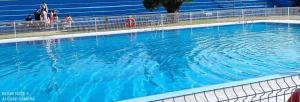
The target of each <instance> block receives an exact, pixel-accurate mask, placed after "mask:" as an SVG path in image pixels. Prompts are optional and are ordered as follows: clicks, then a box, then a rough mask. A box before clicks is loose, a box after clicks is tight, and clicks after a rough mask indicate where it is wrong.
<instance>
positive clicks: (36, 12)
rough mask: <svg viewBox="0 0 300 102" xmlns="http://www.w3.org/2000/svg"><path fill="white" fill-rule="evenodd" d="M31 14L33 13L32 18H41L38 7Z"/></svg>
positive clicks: (37, 19)
mask: <svg viewBox="0 0 300 102" xmlns="http://www.w3.org/2000/svg"><path fill="white" fill-rule="evenodd" d="M33 15H34V19H35V20H36V21H39V20H41V12H40V10H39V9H36V10H35V12H34V13H33Z"/></svg>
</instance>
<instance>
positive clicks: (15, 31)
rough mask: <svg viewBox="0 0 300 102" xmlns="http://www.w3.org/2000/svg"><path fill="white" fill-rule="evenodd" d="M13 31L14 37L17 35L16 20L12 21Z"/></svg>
mask: <svg viewBox="0 0 300 102" xmlns="http://www.w3.org/2000/svg"><path fill="white" fill-rule="evenodd" d="M14 33H15V37H17V29H16V22H15V21H14Z"/></svg>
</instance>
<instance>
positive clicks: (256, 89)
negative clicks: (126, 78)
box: [153, 74, 300, 102]
mask: <svg viewBox="0 0 300 102" xmlns="http://www.w3.org/2000/svg"><path fill="white" fill-rule="evenodd" d="M299 86H300V75H299V74H297V75H291V76H285V77H280V78H275V79H269V80H263V81H258V82H253V83H247V84H242V85H237V86H230V87H224V88H220V89H212V90H207V91H203V92H198V93H191V94H186V95H181V96H174V97H170V98H166V99H159V100H154V101H153V102H299V97H300V89H299ZM291 96H292V97H291Z"/></svg>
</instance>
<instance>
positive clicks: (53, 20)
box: [49, 10, 57, 28]
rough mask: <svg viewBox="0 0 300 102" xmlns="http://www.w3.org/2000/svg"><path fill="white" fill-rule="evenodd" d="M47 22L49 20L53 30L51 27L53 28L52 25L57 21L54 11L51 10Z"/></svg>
mask: <svg viewBox="0 0 300 102" xmlns="http://www.w3.org/2000/svg"><path fill="white" fill-rule="evenodd" d="M49 20H50V25H51V27H52V28H53V27H54V23H55V22H56V20H57V15H56V14H55V11H54V10H51V12H50V16H49Z"/></svg>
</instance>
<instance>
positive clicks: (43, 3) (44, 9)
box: [41, 0, 48, 14]
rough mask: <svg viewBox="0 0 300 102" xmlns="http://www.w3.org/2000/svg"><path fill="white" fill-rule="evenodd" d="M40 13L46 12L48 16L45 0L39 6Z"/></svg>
mask: <svg viewBox="0 0 300 102" xmlns="http://www.w3.org/2000/svg"><path fill="white" fill-rule="evenodd" d="M41 11H46V12H47V14H48V6H47V4H46V2H45V0H44V1H43V2H42V4H41Z"/></svg>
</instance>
